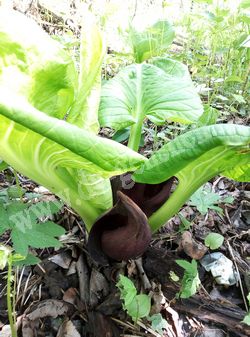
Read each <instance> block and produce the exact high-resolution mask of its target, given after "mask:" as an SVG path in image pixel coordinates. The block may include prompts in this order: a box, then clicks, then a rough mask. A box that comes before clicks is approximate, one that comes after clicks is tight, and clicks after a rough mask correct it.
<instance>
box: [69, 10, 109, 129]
mask: <svg viewBox="0 0 250 337" xmlns="http://www.w3.org/2000/svg"><path fill="white" fill-rule="evenodd" d="M104 53H105V46H104V45H103V40H102V36H101V33H100V31H99V29H98V27H97V26H96V25H95V22H94V19H93V16H92V15H91V14H90V13H89V12H87V11H85V12H84V13H83V20H82V34H81V50H80V75H79V83H78V90H77V94H76V99H75V102H74V104H73V106H72V108H71V110H70V114H69V117H68V118H67V121H69V122H71V123H74V124H75V125H78V126H79V127H82V128H84V129H87V130H90V131H94V132H96V133H97V132H98V130H99V123H98V108H99V101H100V90H101V70H102V61H103V57H104Z"/></svg>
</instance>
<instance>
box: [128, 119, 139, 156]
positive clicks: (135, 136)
mask: <svg viewBox="0 0 250 337" xmlns="http://www.w3.org/2000/svg"><path fill="white" fill-rule="evenodd" d="M141 133H142V122H137V123H136V124H134V125H132V126H131V128H130V136H129V141H128V147H129V148H130V149H132V150H134V151H136V152H137V151H138V150H139V146H140V141H141Z"/></svg>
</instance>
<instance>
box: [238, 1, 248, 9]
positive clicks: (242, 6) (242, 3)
mask: <svg viewBox="0 0 250 337" xmlns="http://www.w3.org/2000/svg"><path fill="white" fill-rule="evenodd" d="M240 8H244V9H246V8H250V0H242V1H241V3H240Z"/></svg>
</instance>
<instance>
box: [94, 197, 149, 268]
mask: <svg viewBox="0 0 250 337" xmlns="http://www.w3.org/2000/svg"><path fill="white" fill-rule="evenodd" d="M117 197H118V201H117V203H116V204H115V206H114V207H113V208H112V209H111V210H110V211H108V212H107V213H105V214H104V215H103V216H101V217H100V218H99V219H98V220H97V221H96V222H95V224H94V225H93V227H92V228H91V231H90V233H89V241H88V250H89V252H90V255H91V256H92V258H93V259H94V260H95V261H97V262H98V263H100V264H102V265H106V264H107V263H108V258H111V259H114V260H118V261H120V260H128V259H130V258H136V257H137V256H139V255H141V254H143V253H144V251H145V250H146V249H147V247H148V245H149V243H150V240H151V230H150V227H149V225H148V220H147V217H146V215H145V214H144V213H143V211H142V210H141V209H140V207H138V206H137V205H136V203H135V202H134V201H133V200H132V199H130V198H129V197H128V196H126V195H125V194H124V193H122V192H121V191H118V192H117Z"/></svg>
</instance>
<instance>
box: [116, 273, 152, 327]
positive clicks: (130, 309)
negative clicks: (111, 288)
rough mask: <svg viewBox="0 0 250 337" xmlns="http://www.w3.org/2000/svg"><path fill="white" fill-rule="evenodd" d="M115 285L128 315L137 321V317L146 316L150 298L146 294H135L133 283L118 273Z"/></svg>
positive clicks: (148, 310)
mask: <svg viewBox="0 0 250 337" xmlns="http://www.w3.org/2000/svg"><path fill="white" fill-rule="evenodd" d="M116 286H117V287H118V288H119V290H120V292H121V299H122V301H123V309H124V310H126V311H127V313H128V315H129V316H130V317H131V318H132V319H133V321H135V322H136V321H137V320H138V319H139V318H143V317H147V316H148V315H149V312H150V308H151V299H150V297H149V296H148V295H145V294H139V295H137V290H136V287H135V286H134V283H133V282H132V281H131V280H130V279H129V278H127V277H125V276H123V275H120V279H119V281H118V282H117V284H116Z"/></svg>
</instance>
